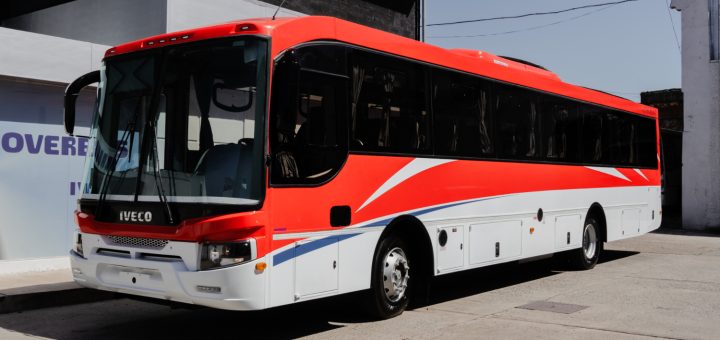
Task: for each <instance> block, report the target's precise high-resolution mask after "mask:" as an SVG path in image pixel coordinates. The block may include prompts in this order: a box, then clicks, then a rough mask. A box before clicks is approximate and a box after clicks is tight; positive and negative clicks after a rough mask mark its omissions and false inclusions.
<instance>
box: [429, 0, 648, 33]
mask: <svg viewBox="0 0 720 340" xmlns="http://www.w3.org/2000/svg"><path fill="white" fill-rule="evenodd" d="M635 1H639V0H622V1H614V2H605V3H601V4H593V5H585V6H578V7H573V8H567V9H561V10H557V11H549V12H535V13H526V14H520V15H511V16H503V17H494V18H482V19H472V20H460V21H450V22H441V23H436V24H428V25H425V27H430V26H446V25H457V24H467V23H471V22H482V21H493V20H505V19H518V18H525V17H530V16H537V15H551V14H559V13H565V12H571V11H577V10H580V9H585V8H592V7H603V6H611V5H619V4H623V3H626V2H635Z"/></svg>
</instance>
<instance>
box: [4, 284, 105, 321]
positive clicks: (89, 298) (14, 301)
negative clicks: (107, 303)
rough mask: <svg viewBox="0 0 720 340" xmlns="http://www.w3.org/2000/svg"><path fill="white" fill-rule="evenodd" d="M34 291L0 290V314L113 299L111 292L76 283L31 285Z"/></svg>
mask: <svg viewBox="0 0 720 340" xmlns="http://www.w3.org/2000/svg"><path fill="white" fill-rule="evenodd" d="M33 288H34V289H33V290H35V291H32V292H22V291H19V292H17V293H14V292H13V291H15V290H14V289H9V290H5V291H0V314H7V313H16V312H24V311H29V310H33V309H40V308H49V307H59V306H68V305H76V304H82V303H90V302H97V301H104V300H110V299H115V298H116V297H117V296H116V294H115V293H113V292H107V291H102V290H96V289H89V288H82V287H80V286H78V285H76V284H74V283H73V284H49V285H40V286H36V287H33Z"/></svg>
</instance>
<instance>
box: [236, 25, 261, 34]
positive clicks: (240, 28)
mask: <svg viewBox="0 0 720 340" xmlns="http://www.w3.org/2000/svg"><path fill="white" fill-rule="evenodd" d="M255 31H257V26H255V24H238V25H237V26H235V32H234V33H246V32H255Z"/></svg>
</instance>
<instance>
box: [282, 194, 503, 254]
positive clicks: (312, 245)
mask: <svg viewBox="0 0 720 340" xmlns="http://www.w3.org/2000/svg"><path fill="white" fill-rule="evenodd" d="M500 197H502V196H498V197H490V198H481V199H477V200H472V201H466V202H458V203H450V204H445V205H441V206H437V207H433V208H427V209H423V210H418V211H415V212H413V213H410V215H412V216H420V215H424V214H427V213H431V212H433V211H437V210H440V209H445V208H452V207H455V206H458V205H463V204H469V203H475V202H480V201H487V200H492V199H495V198H500ZM395 217H397V216H395ZM395 217H391V218H387V219H384V220H381V221H377V222H373V223H370V224H368V225H364V226H362V228H366V227H380V226H386V225H388V224H389V223H390V222H391V221H392V220H393V219H395ZM360 234H362V233H356V234H344V235H333V236H327V237H323V238H321V239H317V240H314V241H310V242H308V243H304V244H302V245H300V246H296V247H292V248H289V249H285V250H283V251H281V252H279V253H277V254H275V255H273V266H277V265H279V264H281V263H283V262H285V261H288V260H292V259H293V258H296V257H298V256H301V255H304V254H307V253H309V252H312V251H315V250H317V249H320V248H322V247H326V246H329V245H331V244H334V243H336V242H340V241H342V240H346V239H349V238H351V237H355V236H357V235H360Z"/></svg>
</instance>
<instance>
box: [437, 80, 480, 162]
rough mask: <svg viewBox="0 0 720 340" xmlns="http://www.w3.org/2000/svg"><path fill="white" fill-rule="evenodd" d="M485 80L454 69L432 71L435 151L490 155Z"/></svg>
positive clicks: (449, 153) (446, 154)
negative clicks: (459, 72) (482, 81)
mask: <svg viewBox="0 0 720 340" xmlns="http://www.w3.org/2000/svg"><path fill="white" fill-rule="evenodd" d="M483 85H484V84H483V83H481V81H480V80H478V79H473V78H471V77H467V76H464V75H461V74H457V73H450V72H444V71H439V70H437V71H434V72H433V86H432V89H433V90H432V91H433V92H432V95H433V115H434V116H433V119H434V121H433V124H434V138H433V140H434V141H435V151H436V153H437V154H438V155H443V156H455V155H457V156H464V157H473V156H480V157H482V156H486V157H488V156H492V155H493V154H494V148H493V146H494V145H493V139H492V137H493V136H492V135H491V133H492V120H491V118H492V117H491V116H490V113H489V96H488V91H487V88H486V87H485V86H483Z"/></svg>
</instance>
